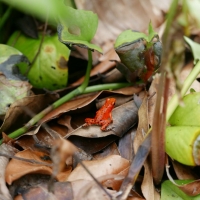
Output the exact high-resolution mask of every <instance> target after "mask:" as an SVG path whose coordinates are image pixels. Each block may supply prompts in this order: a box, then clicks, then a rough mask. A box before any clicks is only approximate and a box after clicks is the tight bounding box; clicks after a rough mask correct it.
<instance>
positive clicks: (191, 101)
mask: <svg viewBox="0 0 200 200" xmlns="http://www.w3.org/2000/svg"><path fill="white" fill-rule="evenodd" d="M183 104H184V106H178V107H177V109H176V110H175V111H174V113H173V115H172V116H171V118H170V119H169V123H170V124H171V125H172V126H200V117H199V113H200V92H194V93H190V94H188V95H186V96H185V97H184V98H183Z"/></svg>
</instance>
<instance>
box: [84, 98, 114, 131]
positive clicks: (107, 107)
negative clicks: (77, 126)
mask: <svg viewBox="0 0 200 200" xmlns="http://www.w3.org/2000/svg"><path fill="white" fill-rule="evenodd" d="M115 102H116V99H115V98H108V99H106V102H105V104H104V105H103V106H102V107H101V108H100V109H99V110H98V111H97V112H96V115H95V117H94V118H86V119H85V123H86V124H85V126H90V125H93V124H94V125H99V126H101V130H102V131H106V130H107V129H106V127H107V126H108V125H109V124H110V123H112V122H113V119H112V114H111V112H112V109H113V108H114V106H115Z"/></svg>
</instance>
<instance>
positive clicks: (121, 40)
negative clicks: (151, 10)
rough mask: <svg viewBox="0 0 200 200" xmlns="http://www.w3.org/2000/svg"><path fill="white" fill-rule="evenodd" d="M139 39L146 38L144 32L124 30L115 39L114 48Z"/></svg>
mask: <svg viewBox="0 0 200 200" xmlns="http://www.w3.org/2000/svg"><path fill="white" fill-rule="evenodd" d="M139 39H146V40H147V39H148V37H147V36H146V35H145V34H144V33H140V32H136V31H132V30H126V31H123V32H122V33H121V34H120V35H119V36H118V37H117V40H116V41H115V48H120V47H121V46H123V45H126V44H129V43H132V42H135V41H137V40H139Z"/></svg>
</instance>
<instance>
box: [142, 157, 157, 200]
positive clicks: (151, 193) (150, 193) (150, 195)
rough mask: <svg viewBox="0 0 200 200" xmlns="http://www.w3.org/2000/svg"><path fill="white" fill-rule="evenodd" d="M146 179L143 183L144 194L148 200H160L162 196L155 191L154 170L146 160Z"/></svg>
mask: <svg viewBox="0 0 200 200" xmlns="http://www.w3.org/2000/svg"><path fill="white" fill-rule="evenodd" d="M144 170H145V172H144V179H143V181H142V186H141V188H142V193H143V195H144V197H145V199H146V200H152V199H154V200H159V199H160V194H159V193H158V192H157V191H156V190H155V187H154V183H153V177H152V169H151V166H150V162H149V160H146V161H145V163H144Z"/></svg>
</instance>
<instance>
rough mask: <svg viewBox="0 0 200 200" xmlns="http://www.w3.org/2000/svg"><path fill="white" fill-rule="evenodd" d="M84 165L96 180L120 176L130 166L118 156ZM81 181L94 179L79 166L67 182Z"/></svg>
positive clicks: (87, 162)
mask: <svg viewBox="0 0 200 200" xmlns="http://www.w3.org/2000/svg"><path fill="white" fill-rule="evenodd" d="M83 163H84V165H85V166H86V167H87V169H88V170H89V171H90V173H92V174H93V175H94V176H95V177H96V178H98V177H101V176H104V175H109V174H119V173H120V172H121V171H123V170H124V169H125V168H127V167H129V165H130V163H129V161H128V160H126V159H124V158H122V157H121V156H118V155H111V156H108V157H106V158H104V159H101V160H92V161H83ZM80 179H83V180H92V177H91V176H90V175H89V174H88V173H87V172H86V171H85V169H83V167H82V166H81V165H80V164H79V165H78V166H77V167H76V168H75V169H74V171H73V172H72V173H71V174H70V176H69V177H68V179H67V181H75V180H80Z"/></svg>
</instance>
